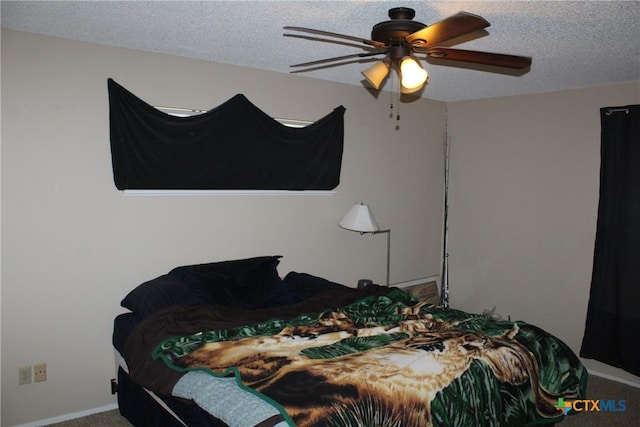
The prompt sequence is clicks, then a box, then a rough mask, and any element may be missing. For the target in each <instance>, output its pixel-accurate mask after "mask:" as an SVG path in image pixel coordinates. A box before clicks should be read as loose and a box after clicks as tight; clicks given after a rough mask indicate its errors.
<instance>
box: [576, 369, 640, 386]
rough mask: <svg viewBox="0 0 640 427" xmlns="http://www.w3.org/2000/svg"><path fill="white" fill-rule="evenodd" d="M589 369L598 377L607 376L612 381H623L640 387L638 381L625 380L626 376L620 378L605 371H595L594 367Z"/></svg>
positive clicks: (590, 372)
mask: <svg viewBox="0 0 640 427" xmlns="http://www.w3.org/2000/svg"><path fill="white" fill-rule="evenodd" d="M587 371H588V372H589V374H591V375H595V376H596V377H601V378H605V379H607V380H611V381H615V382H619V383H622V384H626V385H630V386H631V387H636V388H640V383H637V382H635V381H630V380H625V379H624V378H620V377H616V376H613V375H609V374H605V373H604V372H598V371H594V370H593V369H587Z"/></svg>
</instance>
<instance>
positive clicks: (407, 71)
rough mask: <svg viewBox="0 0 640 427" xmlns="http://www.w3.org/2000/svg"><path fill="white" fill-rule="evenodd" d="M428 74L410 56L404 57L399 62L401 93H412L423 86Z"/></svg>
mask: <svg viewBox="0 0 640 427" xmlns="http://www.w3.org/2000/svg"><path fill="white" fill-rule="evenodd" d="M428 77H429V74H428V73H427V70H425V69H424V68H422V66H421V65H420V62H418V60H417V59H416V58H414V57H412V56H405V57H404V58H402V61H400V83H401V86H402V90H403V93H412V92H415V91H417V90H419V89H420V88H422V86H423V85H424V83H425V82H426V81H427V78H428Z"/></svg>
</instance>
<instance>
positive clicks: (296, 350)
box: [153, 289, 587, 427]
mask: <svg viewBox="0 0 640 427" xmlns="http://www.w3.org/2000/svg"><path fill="white" fill-rule="evenodd" d="M387 292H388V293H386V294H380V292H378V294H377V295H368V296H363V297H362V298H360V299H358V300H356V301H354V302H351V303H349V304H346V305H344V306H341V307H336V308H333V309H326V310H321V311H315V312H304V313H298V314H296V315H295V316H294V317H290V316H281V317H277V316H276V317H271V318H268V319H264V320H260V321H253V322H247V323H245V324H242V325H237V326H234V327H230V328H225V329H212V330H207V331H205V332H199V333H195V334H190V335H182V336H172V337H169V338H167V339H164V340H163V341H162V342H160V343H159V345H157V346H156V347H155V349H154V350H153V358H154V359H155V360H156V361H160V360H161V361H163V362H164V363H165V364H166V366H167V367H169V368H170V369H171V370H172V371H173V372H174V373H180V374H185V373H186V372H190V371H199V372H206V373H207V374H209V375H211V376H214V377H227V376H235V377H236V380H237V381H238V383H239V384H240V385H241V387H243V388H246V389H249V390H251V391H252V393H254V394H255V395H257V396H259V397H261V398H262V399H264V401H266V402H269V404H270V405H272V406H273V407H274V408H276V409H277V411H279V412H280V414H281V415H282V418H283V419H284V420H285V421H286V423H288V424H289V425H295V426H299V427H321V426H322V427H328V426H336V427H338V426H341V427H351V426H368V427H371V426H376V427H382V426H402V427H425V426H469V427H477V426H525V425H536V424H545V423H553V422H557V421H560V420H561V419H562V417H563V413H562V411H561V410H559V409H557V408H556V406H557V402H558V399H559V398H563V399H565V400H566V399H580V398H581V397H583V396H584V392H585V388H586V380H587V373H586V370H585V369H584V368H583V367H582V365H581V364H580V362H579V360H578V358H577V357H576V356H575V354H574V353H573V352H572V351H571V350H570V349H569V348H568V347H567V346H566V345H565V344H564V343H563V342H562V341H560V340H559V339H557V338H555V337H553V336H552V335H550V334H549V333H547V332H545V331H543V330H541V329H540V328H537V327H535V326H533V325H530V324H527V323H525V322H519V321H518V322H507V321H501V320H494V319H489V318H486V317H483V316H480V315H474V314H470V313H465V312H462V311H458V310H453V309H443V308H438V307H434V306H432V305H427V304H424V303H421V302H419V301H416V300H415V299H413V298H412V297H411V296H409V295H408V294H407V293H405V292H402V291H401V290H399V289H391V290H389V291H387ZM270 313H271V314H276V313H274V311H273V310H271V312H270Z"/></svg>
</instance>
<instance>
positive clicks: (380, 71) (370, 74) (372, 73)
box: [362, 60, 390, 90]
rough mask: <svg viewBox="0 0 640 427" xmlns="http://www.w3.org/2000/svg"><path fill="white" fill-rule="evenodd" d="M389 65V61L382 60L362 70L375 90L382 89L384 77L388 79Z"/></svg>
mask: <svg viewBox="0 0 640 427" xmlns="http://www.w3.org/2000/svg"><path fill="white" fill-rule="evenodd" d="M389 67H390V64H389V63H388V62H387V61H384V60H382V61H379V62H376V63H375V64H373V65H372V66H371V67H369V68H367V69H366V70H364V71H362V75H363V76H364V78H365V79H367V81H368V82H369V84H370V85H371V86H373V88H374V89H375V90H378V89H380V85H381V84H382V82H383V81H384V79H386V78H387V75H388V74H389Z"/></svg>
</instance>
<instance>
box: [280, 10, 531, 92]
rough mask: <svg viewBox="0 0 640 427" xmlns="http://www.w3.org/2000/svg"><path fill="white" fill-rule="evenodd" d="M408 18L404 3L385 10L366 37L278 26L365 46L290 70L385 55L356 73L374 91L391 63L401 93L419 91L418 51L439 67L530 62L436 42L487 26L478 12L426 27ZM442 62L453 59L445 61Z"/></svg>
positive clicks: (520, 66)
mask: <svg viewBox="0 0 640 427" xmlns="http://www.w3.org/2000/svg"><path fill="white" fill-rule="evenodd" d="M414 16H415V11H414V10H413V9H411V8H408V7H396V8H392V9H390V10H389V18H390V20H389V21H384V22H380V23H378V24H376V25H374V26H373V29H372V30H371V39H364V38H360V37H354V36H349V35H345V34H338V33H332V32H330V31H323V30H315V29H312V28H304V27H291V26H286V27H284V29H285V30H290V31H299V32H303V33H309V34H314V35H320V36H327V37H333V38H336V39H343V40H349V41H351V42H357V43H359V44H364V45H365V46H362V48H363V49H365V50H366V52H361V53H355V54H351V55H344V56H337V57H334V58H326V59H320V60H317V61H311V62H304V63H300V64H294V65H291V67H313V68H307V69H306V70H298V71H293V72H302V71H311V70H315V69H318V68H324V67H318V66H319V65H321V64H329V63H332V62H336V61H344V60H347V59H350V58H367V57H372V56H376V55H385V56H384V58H383V59H382V60H381V61H378V62H376V63H375V64H374V65H373V66H371V67H370V68H368V69H367V70H365V71H363V72H362V74H363V75H364V77H365V78H366V79H367V81H368V82H369V83H370V84H371V86H373V88H374V89H376V90H378V89H380V86H381V85H382V83H383V82H384V80H385V79H386V77H387V76H388V75H389V71H390V69H391V68H392V67H393V68H394V69H395V70H396V72H397V73H398V75H399V76H400V89H401V92H402V93H413V92H417V91H419V90H420V89H422V88H423V87H424V84H425V83H426V81H427V78H428V74H427V71H426V70H425V69H424V68H423V67H422V66H421V65H420V61H419V60H418V58H417V57H416V55H417V54H424V55H426V58H435V59H438V60H441V61H439V62H440V63H441V64H442V65H455V64H456V63H460V62H462V63H471V64H480V65H488V66H492V67H499V68H505V69H512V70H525V69H527V68H528V67H529V66H531V58H530V57H526V56H515V55H506V54H500V53H490V52H478V51H471V50H462V49H452V48H450V47H445V46H442V45H441V44H443V43H444V42H447V41H452V39H455V38H456V37H460V36H464V35H467V34H470V33H473V32H474V31H477V30H481V29H483V28H486V27H488V26H489V25H491V24H489V22H488V21H487V20H485V19H484V18H482V17H481V16H478V15H474V14H472V13H468V12H458V13H456V14H455V15H452V16H450V17H448V18H445V19H443V20H441V21H438V22H436V23H434V24H431V25H425V24H423V23H421V22H417V21H414V20H413V18H414ZM284 35H285V36H288V37H299V38H307V39H311V40H315V41H325V42H333V43H336V41H334V40H328V39H322V38H314V37H308V36H307V37H305V36H301V35H296V34H284ZM360 61H362V62H364V60H358V61H356V62H360ZM447 61H454V62H453V63H451V64H447V63H446V62H447ZM343 64H344V62H343V63H337V64H332V65H325V67H326V66H337V65H343Z"/></svg>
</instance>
